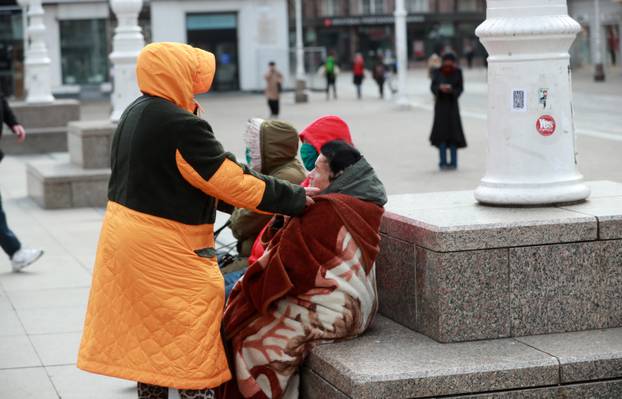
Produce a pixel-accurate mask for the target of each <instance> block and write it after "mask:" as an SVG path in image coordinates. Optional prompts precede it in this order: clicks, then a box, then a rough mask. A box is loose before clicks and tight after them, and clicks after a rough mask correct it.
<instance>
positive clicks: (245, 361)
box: [218, 194, 384, 399]
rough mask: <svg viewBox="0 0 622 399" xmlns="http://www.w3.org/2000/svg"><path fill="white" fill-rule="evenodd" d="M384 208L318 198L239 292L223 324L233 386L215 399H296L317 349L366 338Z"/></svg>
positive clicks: (335, 196)
mask: <svg viewBox="0 0 622 399" xmlns="http://www.w3.org/2000/svg"><path fill="white" fill-rule="evenodd" d="M383 212H384V211H383V208H382V207H380V206H378V205H375V204H373V203H370V202H365V201H361V200H359V199H356V198H354V197H351V196H348V195H342V194H330V195H324V196H318V197H316V204H315V205H313V206H312V207H310V208H309V209H308V210H307V212H306V213H305V214H304V215H303V216H302V217H297V218H293V219H291V220H290V221H289V222H288V223H287V224H286V225H285V226H284V227H283V228H282V229H281V230H280V231H279V232H278V233H277V234H276V235H275V236H274V238H273V239H272V240H271V241H270V244H269V246H268V248H267V250H266V252H265V253H264V255H263V256H262V257H261V258H260V259H259V260H258V261H257V262H256V263H255V264H253V265H252V266H251V267H250V268H249V269H248V271H247V272H246V274H245V275H244V277H243V278H242V279H241V280H240V281H239V282H238V284H237V285H236V287H235V288H234V290H233V292H232V294H231V298H230V300H229V302H228V304H227V307H226V310H225V316H224V322H223V328H224V336H225V339H226V344H227V346H228V349H229V353H230V357H231V360H232V361H231V366H232V367H233V368H234V372H235V375H236V376H235V379H234V380H232V381H231V382H229V383H228V384H226V385H225V386H223V387H221V389H220V392H219V395H218V397H219V398H225V399H231V398H273V399H276V398H283V397H290V396H292V397H297V393H298V385H297V382H298V378H297V371H298V367H299V366H300V365H301V363H302V362H303V360H304V358H305V357H306V355H307V354H308V352H309V350H310V349H311V348H312V347H313V346H314V345H316V344H319V343H323V342H330V341H333V340H336V339H344V338H351V337H354V336H357V335H359V334H361V333H362V332H363V331H365V329H366V328H367V327H368V326H369V324H370V323H371V320H372V319H373V316H374V315H375V313H376V309H377V299H376V282H375V269H374V262H375V259H376V255H377V254H378V250H379V240H380V236H379V228H380V219H381V217H382V214H383Z"/></svg>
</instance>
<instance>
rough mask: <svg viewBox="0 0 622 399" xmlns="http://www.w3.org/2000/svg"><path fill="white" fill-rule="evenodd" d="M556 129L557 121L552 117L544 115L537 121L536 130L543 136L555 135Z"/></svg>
mask: <svg viewBox="0 0 622 399" xmlns="http://www.w3.org/2000/svg"><path fill="white" fill-rule="evenodd" d="M556 127H557V124H556V123H555V119H553V117H552V116H551V115H542V116H541V117H539V118H538V120H537V121H536V129H538V133H540V134H541V135H543V136H550V135H552V134H553V133H555V128H556Z"/></svg>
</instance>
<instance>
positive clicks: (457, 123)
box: [430, 68, 467, 148]
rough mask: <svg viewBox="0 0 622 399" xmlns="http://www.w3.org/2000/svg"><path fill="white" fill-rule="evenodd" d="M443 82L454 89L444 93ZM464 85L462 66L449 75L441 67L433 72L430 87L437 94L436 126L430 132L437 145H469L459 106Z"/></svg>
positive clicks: (433, 142) (433, 141)
mask: <svg viewBox="0 0 622 399" xmlns="http://www.w3.org/2000/svg"><path fill="white" fill-rule="evenodd" d="M441 84H449V85H451V87H452V91H451V92H450V93H443V92H442V91H441V90H440V85H441ZM463 87H464V83H463V80H462V70H461V69H460V68H456V69H455V70H454V71H453V73H450V74H448V75H445V74H443V72H442V70H441V69H440V68H439V69H437V70H436V71H434V72H433V74H432V84H431V87H430V89H431V90H432V93H434V95H435V96H436V104H435V105H434V126H433V127H432V134H430V143H431V144H432V145H434V146H436V147H438V146H440V145H441V144H446V145H455V146H456V147H458V148H464V147H466V146H467V142H466V139H465V138H464V132H463V130H462V121H461V120H460V109H459V107H458V97H460V95H461V94H462V91H463Z"/></svg>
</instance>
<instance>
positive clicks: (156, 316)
mask: <svg viewBox="0 0 622 399" xmlns="http://www.w3.org/2000/svg"><path fill="white" fill-rule="evenodd" d="M215 67H216V66H215V60H214V56H213V55H212V54H211V53H208V52H205V51H203V50H199V49H196V48H193V47H191V46H188V45H184V44H177V43H156V44H150V45H149V46H147V47H145V48H144V49H143V50H142V52H141V54H140V55H139V57H138V61H137V79H138V84H139V87H140V89H141V91H142V92H143V93H144V95H143V96H142V97H140V98H138V99H137V100H135V101H134V102H133V103H132V104H131V105H130V106H128V108H127V109H126V110H125V112H124V114H123V116H122V117H121V120H120V121H119V125H118V127H117V130H116V132H115V135H114V139H113V145H112V155H111V167H112V175H111V178H110V183H109V188H108V199H109V202H108V206H107V209H106V215H105V217H104V222H103V226H102V229H101V235H100V239H99V244H98V249H97V256H96V260H95V267H94V270H93V282H92V286H91V292H90V297H89V304H88V309H87V315H86V320H85V325H84V332H83V336H82V342H81V345H80V352H79V356H78V367H79V368H81V369H83V370H86V371H90V372H93V373H99V374H104V375H108V376H113V377H119V378H124V379H129V380H135V381H140V382H143V383H147V384H152V385H159V386H164V387H174V388H179V389H203V388H211V387H216V386H218V385H220V384H222V383H223V382H225V381H227V380H229V379H230V378H231V374H230V372H229V368H228V365H227V360H226V356H225V353H224V350H223V346H222V343H221V339H220V324H221V319H222V312H223V306H224V284H223V278H222V275H221V273H220V270H219V269H218V264H217V262H216V258H215V249H214V236H213V223H214V220H215V214H216V209H217V208H218V207H219V206H220V205H222V204H223V203H225V204H227V205H228V207H231V206H235V207H240V208H249V209H252V210H255V211H262V212H269V213H270V212H278V213H284V214H290V215H296V214H300V213H301V212H302V211H303V210H304V205H305V193H304V190H303V189H300V188H298V187H297V186H294V185H291V184H289V183H285V182H280V181H278V180H275V179H273V178H270V177H267V176H263V175H260V174H256V173H254V172H253V171H251V170H248V169H247V168H246V167H244V166H241V165H239V164H238V163H236V162H235V159H234V158H233V156H231V155H230V154H228V153H226V152H224V150H223V148H222V146H221V145H220V143H219V142H218V141H217V140H216V138H215V137H214V134H213V132H212V129H211V127H210V125H209V124H208V123H207V122H206V121H205V120H203V119H201V118H199V117H197V116H196V115H195V114H194V112H195V111H196V108H197V105H196V103H195V101H194V97H193V96H194V94H197V93H202V92H205V91H207V90H209V87H210V85H211V82H212V79H213V76H214V73H215Z"/></svg>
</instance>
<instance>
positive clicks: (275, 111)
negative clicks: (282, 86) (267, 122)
mask: <svg viewBox="0 0 622 399" xmlns="http://www.w3.org/2000/svg"><path fill="white" fill-rule="evenodd" d="M268 107H270V116H275V117H276V116H279V100H268Z"/></svg>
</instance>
